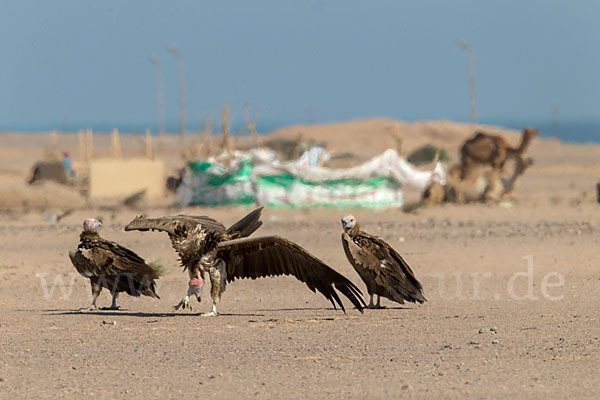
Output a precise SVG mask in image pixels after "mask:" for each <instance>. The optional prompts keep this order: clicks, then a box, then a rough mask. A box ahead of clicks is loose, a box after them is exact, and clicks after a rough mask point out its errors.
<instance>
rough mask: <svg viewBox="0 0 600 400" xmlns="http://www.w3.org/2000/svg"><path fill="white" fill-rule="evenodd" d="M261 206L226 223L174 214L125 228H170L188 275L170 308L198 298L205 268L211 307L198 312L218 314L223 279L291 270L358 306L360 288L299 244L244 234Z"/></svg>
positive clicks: (308, 282) (313, 287)
mask: <svg viewBox="0 0 600 400" xmlns="http://www.w3.org/2000/svg"><path fill="white" fill-rule="evenodd" d="M261 211H262V208H259V209H256V210H254V211H252V212H251V213H250V214H248V215H247V216H246V217H244V218H242V219H241V220H240V221H238V222H236V223H235V224H234V225H233V226H231V227H230V228H229V229H225V227H224V226H223V225H222V224H221V223H219V222H217V221H215V220H214V219H212V218H210V217H204V216H202V217H191V216H185V215H178V216H173V217H161V218H145V217H143V216H138V217H136V218H135V219H134V220H132V221H131V222H130V223H129V224H128V225H127V226H126V227H125V230H126V231H131V230H141V231H147V230H158V231H163V232H167V233H168V234H169V238H170V239H171V244H172V246H173V248H174V249H175V251H177V253H178V254H179V257H180V261H181V265H182V266H183V267H184V269H187V270H188V273H189V276H190V281H189V289H188V292H187V295H186V296H185V297H184V298H183V299H182V300H181V302H180V303H179V304H178V305H176V306H175V309H179V308H180V307H183V308H186V307H190V304H189V297H190V295H192V294H194V295H196V298H197V300H198V301H200V294H201V290H202V285H203V280H204V277H205V274H206V273H208V275H209V277H210V283H211V292H210V294H211V297H212V310H211V312H209V313H206V314H203V315H207V316H215V315H217V303H218V302H219V300H220V299H221V294H222V293H223V292H224V291H225V287H226V284H227V283H228V282H232V281H234V280H235V279H243V278H251V279H256V278H261V277H268V276H278V275H293V276H295V277H296V278H297V279H298V280H300V281H302V282H304V283H305V284H306V285H307V286H308V287H309V289H311V290H312V291H313V292H315V291H317V290H318V291H319V292H320V293H321V294H323V296H325V297H326V298H327V299H328V300H329V301H330V302H331V304H333V307H334V308H336V304H337V305H339V306H340V308H341V309H342V310H343V311H344V312H345V309H344V305H343V304H342V301H341V300H340V298H339V296H338V294H337V292H336V291H335V289H337V290H339V291H340V292H341V293H342V294H343V295H345V296H346V297H347V298H348V299H349V300H350V301H351V302H352V304H354V306H355V307H356V308H357V309H358V310H359V311H361V312H362V309H363V306H364V301H363V299H362V296H361V292H360V290H359V289H358V288H357V287H356V286H355V285H354V284H353V283H352V282H350V281H349V280H348V279H346V278H345V277H344V276H342V275H340V274H339V273H337V272H336V271H334V270H333V269H331V268H330V267H328V266H327V265H325V264H324V263H323V262H322V261H321V260H319V259H318V258H316V257H314V256H313V255H311V254H310V253H308V252H307V251H306V250H304V249H303V248H302V247H300V246H298V245H297V244H295V243H293V242H291V241H289V240H286V239H284V238H281V237H278V236H265V237H259V238H248V236H249V235H251V234H252V233H253V232H254V231H255V230H256V229H258V227H260V225H261V224H262V223H261V222H260V221H259V219H260V214H261ZM334 287H335V289H334ZM190 308H191V307H190Z"/></svg>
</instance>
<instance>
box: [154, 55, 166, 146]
mask: <svg viewBox="0 0 600 400" xmlns="http://www.w3.org/2000/svg"><path fill="white" fill-rule="evenodd" d="M150 62H151V63H152V65H154V67H155V68H156V99H157V107H158V110H157V116H158V137H159V138H160V140H161V143H162V137H163V135H164V133H165V91H164V83H163V71H162V68H161V66H160V64H159V63H158V59H157V58H156V56H151V57H150Z"/></svg>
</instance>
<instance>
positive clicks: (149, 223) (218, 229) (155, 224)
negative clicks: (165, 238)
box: [125, 215, 226, 235]
mask: <svg viewBox="0 0 600 400" xmlns="http://www.w3.org/2000/svg"><path fill="white" fill-rule="evenodd" d="M197 225H202V226H203V227H204V228H206V229H208V230H210V231H213V232H215V233H219V234H224V233H225V232H226V229H225V226H224V225H223V224H222V223H220V222H219V221H217V220H215V219H213V218H210V217H207V216H204V215H202V216H197V215H174V216H165V217H159V218H146V217H143V216H138V217H135V218H134V219H133V220H132V221H131V222H129V223H128V224H127V225H126V226H125V230H126V231H133V230H138V231H148V230H157V231H162V232H167V233H169V234H171V235H180V234H185V232H186V231H188V230H191V229H193V228H195V227H196V226H197Z"/></svg>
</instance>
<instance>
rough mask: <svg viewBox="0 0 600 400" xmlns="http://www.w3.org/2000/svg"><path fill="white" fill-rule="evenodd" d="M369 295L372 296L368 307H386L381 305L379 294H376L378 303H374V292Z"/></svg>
mask: <svg viewBox="0 0 600 400" xmlns="http://www.w3.org/2000/svg"><path fill="white" fill-rule="evenodd" d="M369 296H371V297H370V299H369V305H368V306H367V308H371V309H381V308H385V307H383V306H382V305H381V303H380V302H381V296H379V295H376V296H377V304H373V295H372V294H370V295H369Z"/></svg>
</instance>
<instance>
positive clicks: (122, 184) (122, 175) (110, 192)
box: [89, 159, 165, 199]
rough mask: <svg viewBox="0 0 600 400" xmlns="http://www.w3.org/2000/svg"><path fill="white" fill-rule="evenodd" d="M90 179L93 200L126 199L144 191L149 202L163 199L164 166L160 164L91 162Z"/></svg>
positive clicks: (107, 160)
mask: <svg viewBox="0 0 600 400" xmlns="http://www.w3.org/2000/svg"><path fill="white" fill-rule="evenodd" d="M89 177H90V186H89V197H90V198H92V199H94V198H109V197H113V198H114V197H126V196H129V195H131V194H134V193H136V192H139V191H140V190H143V189H146V196H148V198H150V199H160V198H161V197H163V195H164V188H165V165H164V163H163V162H162V161H160V160H155V161H151V160H147V159H128V160H115V159H105V160H102V159H98V160H93V161H92V162H90V175H89Z"/></svg>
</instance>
